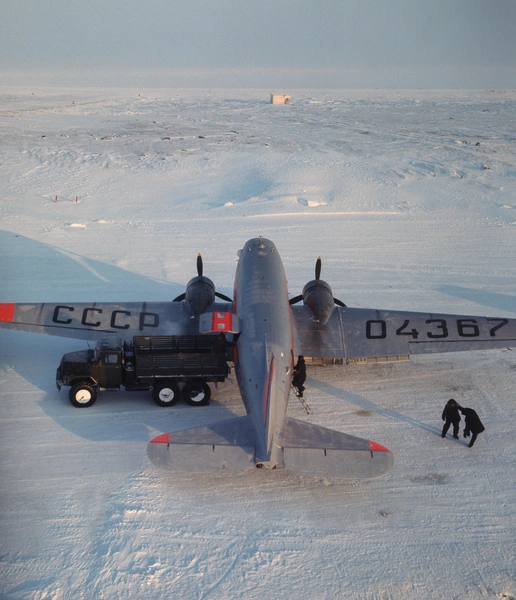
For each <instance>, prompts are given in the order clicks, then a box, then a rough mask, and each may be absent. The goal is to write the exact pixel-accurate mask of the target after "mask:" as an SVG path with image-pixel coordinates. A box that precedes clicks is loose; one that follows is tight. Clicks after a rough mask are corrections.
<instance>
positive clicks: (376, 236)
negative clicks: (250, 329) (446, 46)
mask: <svg viewBox="0 0 516 600" xmlns="http://www.w3.org/2000/svg"><path fill="white" fill-rule="evenodd" d="M274 91H276V90H274ZM287 93H290V94H291V95H292V104H291V105H290V106H273V105H270V104H268V97H269V91H260V90H252V91H251V90H247V91H242V90H223V91H222V90H221V91H217V90H211V91H209V90H204V91H201V90H196V91H191V90H190V91H189V90H178V89H174V90H148V89H143V90H123V89H116V90H115V89H112V90H109V89H96V90H94V89H73V90H72V89H28V88H3V89H1V90H0V136H1V138H0V140H1V141H0V197H1V200H0V249H1V259H0V281H1V282H2V283H1V288H0V302H41V301H64V302H71V301H79V300H81V301H89V300H91V301H101V300H105V301H113V300H163V299H172V298H174V297H175V296H177V295H178V294H180V293H181V292H182V291H183V290H184V285H185V284H186V282H187V281H188V280H189V279H190V277H192V276H193V275H195V257H196V255H197V253H198V252H201V253H202V255H203V259H204V272H205V274H206V275H207V276H209V277H210V278H211V279H213V281H215V283H216V284H217V286H218V290H219V291H221V292H222V293H224V294H227V295H231V294H232V288H233V276H234V270H235V266H236V252H237V250H238V249H239V248H240V247H241V246H242V245H243V244H244V242H245V241H246V240H247V239H249V238H251V237H255V236H258V235H263V236H265V237H268V238H270V239H272V240H273V241H274V242H275V244H276V246H277V247H278V250H279V252H280V254H281V256H282V259H283V262H284V265H285V270H286V272H287V277H288V279H289V290H290V293H291V294H292V295H297V294H299V293H300V291H301V290H302V287H303V285H304V284H305V283H306V282H307V281H308V280H309V279H312V277H313V273H314V265H315V260H316V258H317V256H318V255H321V256H322V261H323V270H322V277H323V278H324V279H326V280H327V281H328V282H329V283H330V284H331V285H332V287H333V292H334V294H335V296H336V297H338V298H340V299H341V300H342V301H344V302H345V303H346V304H348V305H349V306H360V307H376V308H384V309H387V308H391V309H405V310H424V311H435V312H450V313H464V314H485V315H490V316H508V317H513V318H514V315H515V313H516V92H502V91H487V90H486V91H478V92H474V91H467V92H463V91H451V92H449V91H432V92H426V91H400V92H397V91H380V90H376V91H367V92H365V91H364V92H360V91H342V92H337V91H320V90H317V91H315V90H311V91H310V90H305V91H298V92H296V93H293V92H291V91H290V90H287ZM56 196H57V199H58V202H56V201H55V199H56ZM76 198H77V201H76ZM85 347H86V344H85V343H84V342H82V341H79V340H68V339H55V338H50V337H47V336H32V335H29V334H23V333H16V332H7V331H1V332H0V368H1V371H0V427H1V437H0V456H1V458H0V465H1V466H0V468H1V471H0V474H1V481H0V502H1V504H0V544H1V562H0V597H1V598H6V599H12V600H15V599H26V598H31V599H35V600H47V599H52V600H61V599H68V598H74V599H76V598H84V599H94V598H95V599H97V598H98V599H106V600H108V599H109V600H110V599H117V598H120V599H122V598H123V599H126V598H142V599H143V598H145V599H147V598H148V599H159V598H195V599H199V600H200V599H234V598H246V599H248V598H249V599H250V598H271V599H283V598H298V599H299V600H301V599H305V598H306V599H318V600H319V599H321V600H322V599H334V598H350V599H361V600H362V599H364V600H380V599H381V600H411V599H439V600H442V599H448V598H450V599H451V598H453V599H459V600H476V599H480V598H512V597H514V596H516V500H515V499H516V471H515V466H514V465H515V461H514V456H515V454H516V435H515V432H516V350H514V351H513V350H509V349H504V350H499V351H491V352H474V353H465V354H460V353H457V354H446V355H433V356H416V357H415V358H413V359H412V360H411V361H410V362H408V363H400V364H385V365H373V366H355V367H337V366H334V367H325V368H323V367H309V372H308V376H309V377H308V395H307V399H308V403H309V405H310V407H311V409H312V412H311V414H310V415H307V414H305V412H304V410H303V408H302V406H301V405H300V404H299V403H298V402H297V400H295V399H294V400H292V401H291V405H290V407H289V414H290V416H293V417H296V418H301V419H305V420H306V421H308V422H311V423H315V424H317V425H323V426H329V427H332V428H335V429H338V430H340V431H344V432H347V433H350V434H353V435H358V436H361V437H367V438H370V439H373V440H375V441H377V442H379V443H381V444H384V445H385V446H387V447H388V448H390V449H391V450H392V451H393V452H394V455H395V464H394V467H393V469H392V470H391V471H390V473H389V474H388V475H387V476H386V477H384V478H382V479H378V480H373V481H365V482H363V481H362V482H335V481H325V480H313V479H303V478H298V477H295V476H293V475H291V474H289V473H288V472H281V471H272V472H271V471H264V470H253V471H249V472H247V473H245V474H243V475H241V476H227V477H221V476H208V475H171V474H170V473H168V472H165V471H159V470H157V469H156V468H154V467H153V466H152V465H151V464H150V463H149V461H148V459H147V457H146V452H145V449H146V444H147V442H148V440H149V439H151V438H152V437H154V436H155V435H157V434H159V433H161V432H166V431H171V430H177V429H182V428H186V427H193V426H199V425H202V424H206V423H209V422H211V421H216V420H219V419H222V418H225V417H229V416H231V415H241V414H244V409H243V405H242V403H241V400H240V397H239V394H238V389H237V385H236V382H235V381H234V380H230V381H228V382H226V383H224V384H223V385H219V387H218V389H217V390H214V394H213V401H212V402H211V404H210V406H208V407H202V408H191V407H187V406H186V405H183V404H181V405H177V406H175V407H173V408H171V409H162V408H159V407H157V406H156V405H155V404H154V403H153V402H152V400H151V396H150V394H149V393H132V394H130V393H120V394H107V393H106V394H104V395H101V396H100V397H99V400H98V401H97V403H96V404H95V405H94V406H93V407H91V408H89V409H84V410H78V409H76V408H74V407H72V405H71V404H70V403H69V402H68V399H67V393H66V392H65V391H62V392H61V394H59V393H58V391H57V389H56V388H55V383H54V376H55V369H56V367H57V365H58V363H59V360H60V358H61V355H62V354H63V353H64V352H68V351H72V350H75V349H82V348H85ZM451 397H454V398H456V399H457V400H458V401H459V402H460V403H461V404H462V405H465V406H471V407H473V408H475V409H476V410H477V412H478V413H479V415H480V417H481V418H482V420H483V422H484V424H485V425H486V432H485V433H483V434H482V435H480V436H479V438H478V441H477V443H476V444H475V447H474V448H472V449H469V448H467V446H466V445H465V443H464V441H463V440H462V439H461V440H460V441H456V440H453V439H451V437H448V438H447V439H446V440H443V439H441V437H440V429H441V425H442V422H441V420H440V416H441V411H442V409H443V407H444V404H445V402H446V401H447V400H448V399H449V398H451Z"/></svg>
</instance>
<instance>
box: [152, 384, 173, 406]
mask: <svg viewBox="0 0 516 600" xmlns="http://www.w3.org/2000/svg"><path fill="white" fill-rule="evenodd" d="M152 397H153V398H154V402H155V403H156V404H157V405H158V406H174V404H176V402H177V401H178V400H179V388H178V387H177V384H176V383H158V384H157V385H155V386H154V389H153V390H152Z"/></svg>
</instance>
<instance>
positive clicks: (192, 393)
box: [183, 381, 211, 406]
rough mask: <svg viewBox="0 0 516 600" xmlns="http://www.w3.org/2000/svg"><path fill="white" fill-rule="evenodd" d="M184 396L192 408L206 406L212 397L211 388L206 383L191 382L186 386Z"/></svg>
mask: <svg viewBox="0 0 516 600" xmlns="http://www.w3.org/2000/svg"><path fill="white" fill-rule="evenodd" d="M183 396H184V399H185V402H186V403H187V404H189V405H190V406H206V405H207V404H208V401H209V399H210V397H211V390H210V386H209V385H208V384H207V383H206V382H205V381H190V382H189V383H187V384H186V385H185V389H184V390H183Z"/></svg>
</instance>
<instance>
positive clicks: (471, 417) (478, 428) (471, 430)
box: [460, 407, 486, 448]
mask: <svg viewBox="0 0 516 600" xmlns="http://www.w3.org/2000/svg"><path fill="white" fill-rule="evenodd" d="M460 411H461V413H462V414H463V415H464V418H465V420H466V426H465V427H464V437H465V438H467V437H469V436H470V434H471V441H470V442H469V444H468V447H469V448H471V447H472V446H473V444H474V443H475V440H476V439H477V436H478V434H479V433H482V432H483V431H485V429H486V428H485V427H484V425H483V424H482V421H481V420H480V417H479V416H478V415H477V413H476V411H474V410H473V409H472V408H462V407H461V408H460Z"/></svg>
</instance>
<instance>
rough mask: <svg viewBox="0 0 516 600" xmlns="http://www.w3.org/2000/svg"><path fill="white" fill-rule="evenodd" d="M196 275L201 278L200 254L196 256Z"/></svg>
mask: <svg viewBox="0 0 516 600" xmlns="http://www.w3.org/2000/svg"><path fill="white" fill-rule="evenodd" d="M197 275H199V277H202V256H201V253H200V252H199V254H198V255H197Z"/></svg>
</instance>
